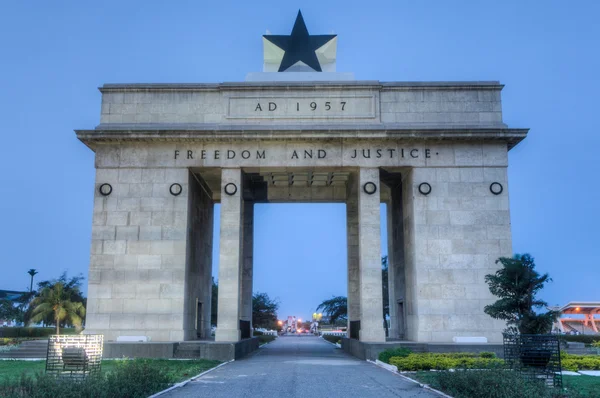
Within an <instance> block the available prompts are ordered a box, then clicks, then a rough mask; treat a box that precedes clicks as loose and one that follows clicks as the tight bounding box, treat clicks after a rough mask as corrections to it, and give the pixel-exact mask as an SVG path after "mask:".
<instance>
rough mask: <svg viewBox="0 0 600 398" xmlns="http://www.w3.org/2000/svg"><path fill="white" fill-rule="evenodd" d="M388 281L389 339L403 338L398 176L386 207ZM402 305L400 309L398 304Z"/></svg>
mask: <svg viewBox="0 0 600 398" xmlns="http://www.w3.org/2000/svg"><path fill="white" fill-rule="evenodd" d="M387 229H388V231H387V232H388V281H389V293H390V298H389V300H390V301H389V303H390V331H389V334H388V335H389V337H391V338H404V328H405V319H404V318H405V316H404V309H403V307H404V305H405V304H404V299H405V285H406V283H405V278H404V223H403V213H402V182H401V177H400V176H398V177H397V178H396V179H395V180H393V181H392V182H391V186H390V200H389V202H388V207H387ZM400 301H401V302H402V303H403V306H402V307H400V304H399V302H400Z"/></svg>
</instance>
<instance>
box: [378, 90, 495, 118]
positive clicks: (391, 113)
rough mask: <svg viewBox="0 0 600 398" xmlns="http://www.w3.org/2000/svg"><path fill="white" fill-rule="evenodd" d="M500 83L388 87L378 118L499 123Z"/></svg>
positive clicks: (382, 95)
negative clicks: (457, 86) (442, 86)
mask: <svg viewBox="0 0 600 398" xmlns="http://www.w3.org/2000/svg"><path fill="white" fill-rule="evenodd" d="M501 89H502V87H501V86H488V87H479V88H477V89H474V88H473V87H463V88H456V87H454V88H452V89H449V88H440V87H387V88H385V91H382V92H381V121H382V122H383V123H407V124H419V123H427V124H444V125H453V124H462V125H499V124H500V125H501V124H502V103H501V99H500V90H501Z"/></svg>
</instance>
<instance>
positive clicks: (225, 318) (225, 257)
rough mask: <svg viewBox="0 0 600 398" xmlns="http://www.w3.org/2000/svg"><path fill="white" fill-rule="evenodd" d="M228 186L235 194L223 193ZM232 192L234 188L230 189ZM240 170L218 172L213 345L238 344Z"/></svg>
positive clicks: (240, 215)
mask: <svg viewBox="0 0 600 398" xmlns="http://www.w3.org/2000/svg"><path fill="white" fill-rule="evenodd" d="M228 184H233V185H235V188H236V189H235V191H236V192H235V193H234V194H232V195H229V194H227V193H226V192H225V187H226V186H227V185H228ZM229 187H231V188H233V186H231V185H230V186H229ZM242 192H243V190H242V170H241V169H239V168H235V169H222V170H221V236H220V248H219V306H218V321H217V330H216V333H215V341H227V342H236V341H240V337H241V336H240V323H239V321H240V315H241V309H240V307H241V306H240V304H241V263H242V242H243V240H242V239H243V206H242V203H243V202H242Z"/></svg>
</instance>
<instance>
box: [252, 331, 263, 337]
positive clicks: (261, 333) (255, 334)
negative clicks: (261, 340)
mask: <svg viewBox="0 0 600 398" xmlns="http://www.w3.org/2000/svg"><path fill="white" fill-rule="evenodd" d="M252 335H253V336H262V335H264V333H263V332H261V331H260V330H254V331H253V332H252Z"/></svg>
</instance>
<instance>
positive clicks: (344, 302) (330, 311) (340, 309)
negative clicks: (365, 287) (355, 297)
mask: <svg viewBox="0 0 600 398" xmlns="http://www.w3.org/2000/svg"><path fill="white" fill-rule="evenodd" d="M316 312H323V314H325V316H327V317H329V322H330V323H331V324H335V323H336V322H338V321H345V320H346V319H348V299H347V298H346V297H345V296H337V297H335V296H334V297H331V298H330V299H329V300H325V301H323V302H322V303H321V304H319V306H318V307H317V311H316Z"/></svg>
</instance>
